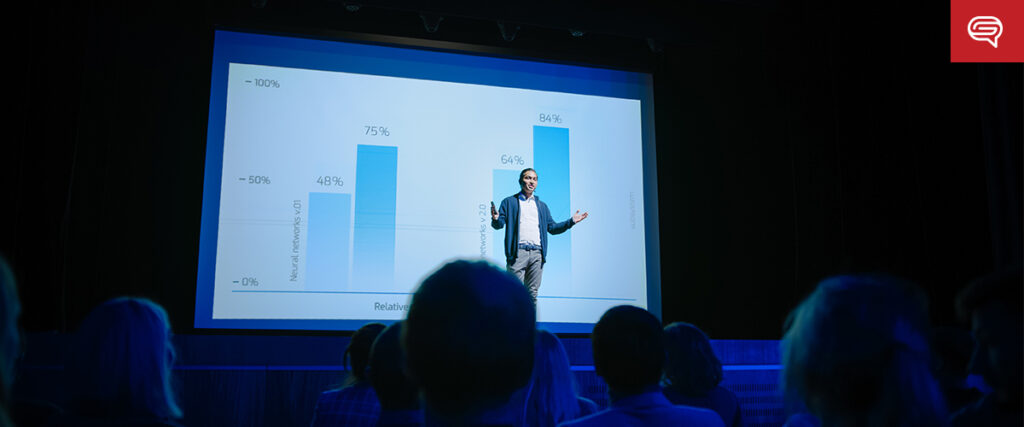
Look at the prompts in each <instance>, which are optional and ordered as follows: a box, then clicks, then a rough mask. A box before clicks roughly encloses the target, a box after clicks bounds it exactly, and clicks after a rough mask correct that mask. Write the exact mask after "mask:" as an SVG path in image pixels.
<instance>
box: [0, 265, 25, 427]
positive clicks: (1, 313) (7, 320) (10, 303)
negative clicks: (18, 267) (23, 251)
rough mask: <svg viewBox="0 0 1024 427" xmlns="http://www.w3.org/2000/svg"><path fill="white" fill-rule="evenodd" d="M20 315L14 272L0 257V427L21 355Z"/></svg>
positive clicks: (5, 417) (5, 416) (5, 413)
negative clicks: (15, 368)
mask: <svg viewBox="0 0 1024 427" xmlns="http://www.w3.org/2000/svg"><path fill="white" fill-rule="evenodd" d="M20 315H21V303H20V302H19V300H18V288H17V286H16V285H15V283H14V272H13V271H12V270H11V267H10V266H8V265H7V261H6V260H5V259H4V257H2V256H0V425H3V424H4V423H5V422H9V421H8V420H7V412H6V408H8V407H9V406H10V402H11V385H12V383H13V382H14V367H15V362H16V360H17V358H18V355H19V354H21V329H20V328H19V327H18V317H19V316H20Z"/></svg>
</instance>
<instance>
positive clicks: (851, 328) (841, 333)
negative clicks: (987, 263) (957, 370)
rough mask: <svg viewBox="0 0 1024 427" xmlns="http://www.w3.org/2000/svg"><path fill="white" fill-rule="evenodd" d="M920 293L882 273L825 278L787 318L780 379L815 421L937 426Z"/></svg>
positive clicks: (940, 411)
mask: <svg viewBox="0 0 1024 427" xmlns="http://www.w3.org/2000/svg"><path fill="white" fill-rule="evenodd" d="M927 313H928V311H927V305H926V299H925V296H924V294H923V293H922V292H921V291H920V290H919V289H918V288H917V287H915V286H914V285H912V284H910V283H909V282H906V281H903V280H899V279H896V278H892V277H885V276H839V277H833V278H830V279H826V280H824V281H822V282H821V283H820V284H818V287H817V289H816V290H815V291H814V292H813V293H812V294H811V295H810V296H809V297H808V298H807V299H806V300H804V301H803V302H802V303H801V304H800V305H799V306H798V307H797V308H796V309H795V310H794V311H793V312H792V313H791V314H790V317H789V319H788V320H787V323H788V325H787V331H786V334H785V338H784V340H783V353H784V354H783V363H784V365H785V368H784V373H783V378H784V384H785V387H786V389H787V393H789V394H791V395H793V396H796V397H797V398H799V399H800V400H801V401H802V402H803V404H805V405H806V407H807V408H808V410H809V411H810V412H811V413H813V414H814V415H816V416H818V417H819V418H820V419H821V420H822V423H823V424H848V423H853V424H860V425H942V424H944V422H945V419H946V410H945V406H944V405H945V404H944V402H943V398H942V396H941V394H940V392H939V389H938V385H937V383H936V381H935V380H934V378H933V377H932V374H931V372H930V367H929V349H928V341H927V337H928V318H927Z"/></svg>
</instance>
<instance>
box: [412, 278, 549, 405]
mask: <svg viewBox="0 0 1024 427" xmlns="http://www.w3.org/2000/svg"><path fill="white" fill-rule="evenodd" d="M403 328H404V331H402V343H403V345H404V349H405V355H406V366H407V367H408V372H409V374H410V376H411V377H412V379H413V381H414V382H416V383H417V384H418V385H419V387H420V391H421V393H422V394H423V397H424V399H425V401H426V404H427V405H428V406H430V408H431V409H432V410H434V411H436V412H437V413H438V414H440V415H443V416H449V417H459V416H462V415H470V414H472V413H474V412H477V411H480V410H484V409H489V408H496V407H500V406H501V405H504V404H505V403H507V402H508V400H509V398H510V397H511V396H512V394H513V393H514V392H515V391H516V390H518V389H520V388H522V387H523V386H525V385H526V383H527V382H528V381H529V379H530V374H531V372H532V370H533V348H534V335H535V328H536V311H535V308H534V306H533V301H532V300H531V299H530V295H529V293H528V292H527V291H526V288H524V287H523V284H522V283H521V282H519V280H518V279H516V277H515V276H513V275H511V274H509V273H507V272H505V271H502V270H499V269H497V268H496V267H494V266H493V265H491V264H489V263H487V262H484V261H476V262H470V261H454V262H451V263H448V264H446V265H445V266H443V267H441V269H439V270H437V271H436V272H434V273H433V274H431V275H430V276H429V277H427V278H426V279H424V280H423V283H422V284H421V285H420V287H419V289H417V290H416V293H415V294H414V295H413V297H412V304H411V307H410V308H409V315H408V317H407V318H406V322H405V325H404V327H403Z"/></svg>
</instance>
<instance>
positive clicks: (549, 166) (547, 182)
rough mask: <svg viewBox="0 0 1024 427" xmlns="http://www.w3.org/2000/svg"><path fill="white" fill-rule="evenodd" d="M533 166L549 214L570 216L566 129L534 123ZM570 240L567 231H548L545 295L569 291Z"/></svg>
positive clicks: (560, 217) (562, 218)
mask: <svg viewBox="0 0 1024 427" xmlns="http://www.w3.org/2000/svg"><path fill="white" fill-rule="evenodd" d="M533 168H534V169H536V170H537V191H536V194H537V197H538V198H539V199H540V201H542V202H544V203H545V204H547V205H548V209H549V210H550V211H551V217H552V219H553V220H554V221H556V222H560V221H565V220H567V219H569V218H570V217H571V216H572V211H571V208H570V206H569V129H568V128H556V127H550V126H534V127H533ZM571 243H572V241H571V240H570V238H569V234H568V232H566V233H564V234H560V235H557V236H552V235H548V250H547V257H546V258H547V262H546V263H545V264H544V275H543V278H542V282H541V287H540V291H541V293H542V294H546V295H570V294H571V293H570V290H571V289H572V288H571V285H572V258H571V257H570V254H571V251H572V244H571Z"/></svg>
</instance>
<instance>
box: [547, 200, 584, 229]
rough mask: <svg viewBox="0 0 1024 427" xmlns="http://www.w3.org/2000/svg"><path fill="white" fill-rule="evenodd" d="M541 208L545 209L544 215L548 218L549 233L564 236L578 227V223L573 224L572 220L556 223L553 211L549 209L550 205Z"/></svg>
mask: <svg viewBox="0 0 1024 427" xmlns="http://www.w3.org/2000/svg"><path fill="white" fill-rule="evenodd" d="M541 206H543V207H544V209H542V210H543V211H544V213H543V214H542V215H544V216H545V217H546V218H547V221H546V222H547V223H548V233H551V234H562V233H565V232H566V231H569V229H570V228H572V226H574V225H576V223H575V222H573V220H572V218H569V219H567V220H565V221H562V222H555V219H554V218H552V217H551V210H550V209H548V205H547V204H544V205H541Z"/></svg>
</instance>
